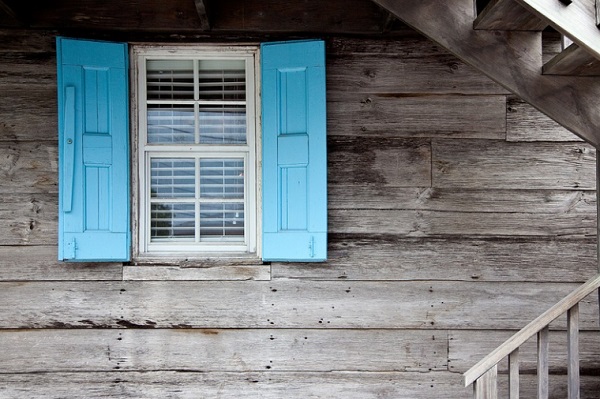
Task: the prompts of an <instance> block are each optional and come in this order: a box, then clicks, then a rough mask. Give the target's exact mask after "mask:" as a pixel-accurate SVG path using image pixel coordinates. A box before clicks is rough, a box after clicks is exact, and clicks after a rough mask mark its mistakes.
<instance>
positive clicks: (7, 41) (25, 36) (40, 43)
mask: <svg viewBox="0 0 600 399" xmlns="http://www.w3.org/2000/svg"><path fill="white" fill-rule="evenodd" d="M55 34H56V32H53V31H45V30H32V29H23V28H21V29H0V43H2V46H1V49H0V52H2V53H8V52H15V53H23V52H24V51H26V52H27V53H54V52H55V44H54V43H55V37H54V35H55ZM1 63H2V62H1V61H0V64H1Z"/></svg>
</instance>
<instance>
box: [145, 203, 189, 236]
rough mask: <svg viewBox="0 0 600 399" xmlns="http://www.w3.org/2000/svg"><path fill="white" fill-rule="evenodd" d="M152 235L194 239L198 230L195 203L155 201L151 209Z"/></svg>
mask: <svg viewBox="0 0 600 399" xmlns="http://www.w3.org/2000/svg"><path fill="white" fill-rule="evenodd" d="M150 214H151V215H150V218H151V219H150V237H151V240H156V239H175V240H182V239H183V240H186V241H189V239H193V238H194V235H195V230H196V222H195V214H194V204H168V203H153V204H152V207H151V211H150Z"/></svg>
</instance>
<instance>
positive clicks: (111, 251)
mask: <svg viewBox="0 0 600 399" xmlns="http://www.w3.org/2000/svg"><path fill="white" fill-rule="evenodd" d="M56 50H57V57H56V58H57V78H58V79H57V80H58V82H57V83H58V84H57V92H58V171H59V172H58V181H59V190H58V202H59V212H58V215H59V216H58V259H59V260H62V261H79V262H89V261H96V262H115V261H117V262H119V261H129V260H131V258H132V255H133V257H134V258H138V257H139V258H140V259H148V258H152V257H159V258H161V257H162V258H166V257H168V258H169V259H174V260H178V259H184V258H185V259H187V258H190V257H207V256H211V257H212V256H223V255H225V256H227V257H231V256H236V257H237V256H246V255H248V256H252V257H254V256H257V257H258V256H260V257H262V259H263V260H265V261H286V262H288V261H301V262H318V261H323V260H325V259H326V258H327V168H326V166H327V155H326V116H325V45H324V43H323V41H321V40H306V41H292V42H279V43H263V44H261V46H260V51H259V49H258V47H256V46H222V45H221V46H210V47H209V46H200V45H193V46H158V45H157V46H146V45H137V46H135V47H134V50H133V55H134V57H133V61H132V62H133V67H132V68H131V69H130V66H129V64H130V59H129V51H128V45H127V43H112V42H100V41H90V40H77V39H68V38H64V37H58V38H57V40H56ZM259 58H260V63H259V62H258V60H259ZM259 64H260V68H259ZM130 71H132V72H133V75H135V78H134V79H133V80H132V82H133V83H132V82H131V81H130V80H129V77H130ZM258 76H260V79H258V78H257V77H258ZM258 81H260V87H258V85H257V84H256V82H258ZM130 87H131V91H130ZM132 94H133V95H132ZM132 98H133V99H134V101H133V102H132V103H131V104H130V103H129V102H130V100H131V99H132ZM258 98H260V100H261V101H260V104H261V105H260V109H261V111H260V118H259V117H258V116H257V115H258V114H259V111H258V108H259V107H258V104H259V101H258V100H257V99H258ZM130 109H133V110H134V111H133V118H131V119H132V120H133V128H131V126H130V123H129V120H130V118H129V110H130ZM258 126H260V129H259V128H258ZM130 144H132V145H133V150H132V151H130ZM132 154H133V156H131V155H132ZM259 165H260V168H259ZM259 169H260V170H259ZM131 180H133V183H131ZM259 221H260V223H259ZM259 225H260V226H259ZM258 232H260V233H261V234H258ZM132 239H133V241H134V245H133V251H132Z"/></svg>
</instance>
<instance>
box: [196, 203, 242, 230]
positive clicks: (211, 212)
mask: <svg viewBox="0 0 600 399" xmlns="http://www.w3.org/2000/svg"><path fill="white" fill-rule="evenodd" d="M225 237H229V238H235V237H238V238H240V239H241V238H243V237H244V204H243V203H219V204H200V239H203V238H204V239H209V238H225Z"/></svg>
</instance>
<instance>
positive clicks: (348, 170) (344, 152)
mask: <svg viewBox="0 0 600 399" xmlns="http://www.w3.org/2000/svg"><path fill="white" fill-rule="evenodd" d="M327 167H328V168H327V169H328V170H327V172H328V179H327V180H328V183H329V184H331V183H346V184H347V183H352V184H357V185H362V184H377V185H378V186H380V187H386V186H388V185H389V186H403V187H415V186H416V187H423V186H430V185H431V145H430V143H429V140H426V139H400V138H392V137H388V138H370V139H368V140H366V139H364V138H358V137H335V138H332V137H330V138H329V139H328V140H327Z"/></svg>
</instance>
